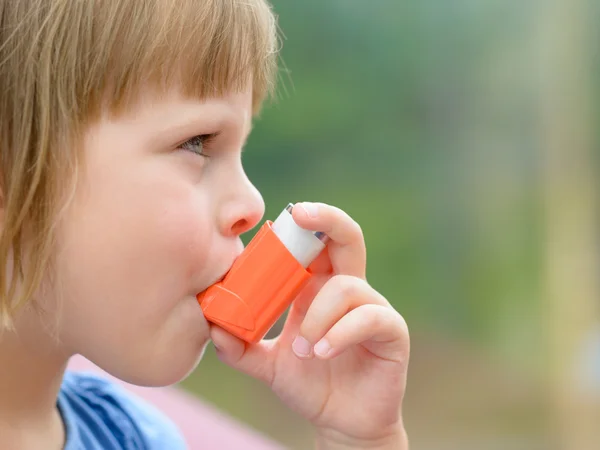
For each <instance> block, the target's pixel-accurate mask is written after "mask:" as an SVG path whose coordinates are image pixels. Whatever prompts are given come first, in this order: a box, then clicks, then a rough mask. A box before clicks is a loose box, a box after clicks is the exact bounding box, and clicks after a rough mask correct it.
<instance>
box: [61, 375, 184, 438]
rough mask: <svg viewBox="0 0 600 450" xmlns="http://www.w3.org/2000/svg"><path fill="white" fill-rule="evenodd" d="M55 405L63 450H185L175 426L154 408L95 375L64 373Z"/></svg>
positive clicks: (118, 386)
mask: <svg viewBox="0 0 600 450" xmlns="http://www.w3.org/2000/svg"><path fill="white" fill-rule="evenodd" d="M58 404H59V408H60V410H61V414H62V415H63V421H64V422H65V427H66V429H67V446H66V448H67V449H70V448H74V449H75V448H80V447H81V446H83V445H82V444H84V443H85V444H86V445H85V448H89V447H92V448H95V446H98V448H127V449H129V448H132V449H140V450H155V449H163V448H169V449H173V450H179V449H186V448H187V447H186V445H185V441H184V439H183V437H182V435H181V433H180V432H179V430H178V429H177V427H176V426H175V424H174V423H173V422H172V421H171V420H169V419H168V418H167V417H166V416H165V415H164V414H163V413H161V412H160V411H159V410H158V409H157V408H156V407H154V406H153V405H151V404H149V403H148V402H146V401H145V400H142V399H141V398H139V397H137V396H135V395H134V394H133V393H131V392H129V391H127V390H126V389H125V388H124V387H122V386H121V385H119V384H116V383H114V382H112V381H109V380H107V379H105V378H102V377H101V376H98V375H96V374H91V373H81V372H67V373H66V374H65V376H64V379H63V383H62V386H61V389H60V393H59V403H58ZM75 442H77V443H76V444H75ZM71 444H72V445H71Z"/></svg>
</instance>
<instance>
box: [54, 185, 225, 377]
mask: <svg viewBox="0 0 600 450" xmlns="http://www.w3.org/2000/svg"><path fill="white" fill-rule="evenodd" d="M207 200H208V199H206V198H204V196H203V194H202V193H201V192H199V191H198V190H197V189H194V188H193V186H190V185H186V184H185V183H183V182H181V183H177V182H175V183H173V182H168V181H167V180H163V181H162V182H161V179H160V177H155V178H154V179H153V183H140V184H138V185H137V186H136V184H132V183H130V184H129V185H122V186H119V185H118V184H117V183H114V184H113V185H112V187H111V188H107V189H103V190H102V191H96V192H92V193H91V194H90V195H88V196H87V198H86V199H85V201H82V202H79V201H78V202H77V204H76V205H75V207H74V209H73V213H72V214H70V215H69V218H68V220H66V221H65V223H64V227H63V228H62V230H61V240H62V244H63V245H62V251H61V256H60V258H59V264H58V268H59V279H60V280H61V286H60V287H61V290H62V292H63V294H64V302H63V305H64V307H63V318H64V320H63V324H64V327H63V329H64V333H62V334H63V338H64V340H65V341H66V342H68V343H69V344H70V346H71V347H72V348H73V350H74V351H76V352H78V353H82V354H84V355H88V357H90V356H91V359H94V360H96V361H97V363H99V364H100V365H102V366H104V367H107V368H110V367H111V364H113V362H114V361H117V366H116V367H117V368H116V369H115V370H113V372H119V369H118V367H121V366H119V364H118V361H119V360H120V361H121V362H123V361H127V364H128V367H129V366H131V367H135V366H136V361H138V362H139V364H140V365H141V364H142V361H144V360H145V361H148V359H152V360H154V361H157V362H159V361H160V362H161V364H164V363H167V365H168V364H172V365H174V366H177V364H178V362H181V361H187V360H190V359H194V358H196V357H197V356H198V355H197V352H198V347H199V346H201V345H203V343H205V341H206V339H207V338H206V337H204V336H203V335H202V334H203V333H204V334H207V326H206V323H205V322H203V317H202V314H201V310H200V308H199V306H198V305H197V304H196V303H195V299H194V297H193V295H194V293H195V292H198V291H199V290H200V289H201V288H202V287H203V286H202V283H203V282H204V281H205V279H206V278H207V277H208V273H209V271H210V267H209V266H208V264H209V262H210V260H211V259H212V256H211V255H212V246H211V242H212V241H213V233H214V230H213V225H212V222H213V221H212V217H211V215H210V214H209V208H208V205H209V203H208V201H207ZM196 314H197V315H196ZM199 328H200V330H199ZM204 328H206V330H204ZM205 332H206V333H205ZM199 333H200V334H199ZM192 335H193V336H194V338H195V339H196V341H197V342H196V343H195V344H194V343H192V342H190V347H189V348H188V347H186V346H179V347H178V348H177V350H175V347H176V344H178V343H180V342H182V341H185V340H186V339H188V340H190V339H189V338H190V336H192ZM177 351H179V352H184V353H185V355H180V356H179V357H177ZM172 358H175V360H171V359H172ZM186 358H187V359H186ZM146 364H147V362H146ZM185 367H186V364H184V369H182V370H184V371H185V370H186V369H185ZM157 373H159V372H157Z"/></svg>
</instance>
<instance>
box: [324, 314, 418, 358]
mask: <svg viewBox="0 0 600 450" xmlns="http://www.w3.org/2000/svg"><path fill="white" fill-rule="evenodd" d="M359 344H361V345H362V346H363V347H364V348H365V349H366V350H367V351H369V352H370V353H372V354H373V355H374V356H376V357H378V358H381V359H385V360H388V361H393V362H403V363H408V357H409V352H410V344H409V334H408V327H407V325H406V322H405V321H404V319H403V318H402V316H401V315H400V314H398V313H397V312H396V311H395V310H394V309H393V308H387V307H383V306H380V305H372V304H371V305H362V306H360V307H358V308H356V309H353V310H352V311H350V312H349V313H348V314H346V315H345V316H344V317H342V318H341V319H340V320H339V321H338V322H337V323H336V324H335V325H333V327H331V329H330V330H329V331H328V332H327V334H326V335H325V336H324V337H323V339H321V340H320V341H319V342H317V344H316V345H315V346H314V353H315V355H316V357H317V358H320V359H330V358H334V357H336V356H337V355H339V354H340V353H342V352H344V351H345V350H347V349H348V348H350V347H352V346H354V345H359Z"/></svg>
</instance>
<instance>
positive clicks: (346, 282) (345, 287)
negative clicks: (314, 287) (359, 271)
mask: <svg viewBox="0 0 600 450" xmlns="http://www.w3.org/2000/svg"><path fill="white" fill-rule="evenodd" d="M332 281H333V282H334V283H335V285H336V289H337V290H338V291H339V292H340V294H341V297H342V298H344V299H346V298H352V297H356V296H357V295H359V293H360V291H361V290H362V288H363V287H362V280H361V279H360V278H356V277H353V276H350V275H336V276H335V277H333V278H332Z"/></svg>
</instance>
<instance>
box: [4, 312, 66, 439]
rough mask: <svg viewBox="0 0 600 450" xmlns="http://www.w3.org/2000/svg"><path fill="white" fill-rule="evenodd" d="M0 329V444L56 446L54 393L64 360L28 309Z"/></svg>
mask: <svg viewBox="0 0 600 450" xmlns="http://www.w3.org/2000/svg"><path fill="white" fill-rule="evenodd" d="M26 316H27V313H25V314H24V315H23V316H22V317H19V319H18V321H17V323H16V325H15V326H16V329H15V331H4V332H2V333H1V334H0V367H1V368H2V370H0V399H2V401H1V402H0V436H2V439H1V442H0V443H1V444H2V447H3V448H14V449H19V448H49V449H50V448H56V449H59V448H62V447H63V444H64V429H63V424H62V419H61V417H60V414H59V412H58V409H57V407H56V399H57V396H58V391H59V389H60V386H61V382H62V377H63V375H64V371H65V368H66V365H67V362H68V358H69V357H68V355H66V354H64V353H62V352H61V351H60V349H59V346H58V345H57V344H56V343H55V341H54V340H53V339H52V338H51V337H50V336H49V335H48V333H45V332H44V331H43V330H44V327H43V326H42V325H41V324H40V321H39V319H37V318H34V317H33V314H30V317H26Z"/></svg>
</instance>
